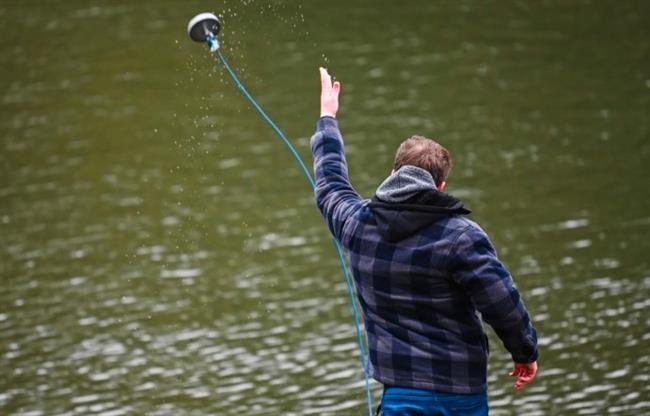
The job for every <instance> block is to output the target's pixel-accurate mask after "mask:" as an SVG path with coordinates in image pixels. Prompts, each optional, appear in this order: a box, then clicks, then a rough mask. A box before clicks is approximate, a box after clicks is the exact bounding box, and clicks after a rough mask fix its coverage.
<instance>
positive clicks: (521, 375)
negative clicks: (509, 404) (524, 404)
mask: <svg viewBox="0 0 650 416" xmlns="http://www.w3.org/2000/svg"><path fill="white" fill-rule="evenodd" d="M535 374H537V361H535V362H532V363H527V364H523V363H515V367H514V369H513V370H512V372H511V373H510V375H511V376H513V377H517V381H516V382H515V390H521V388H522V387H524V386H525V385H526V384H528V383H530V382H531V381H533V379H534V378H535Z"/></svg>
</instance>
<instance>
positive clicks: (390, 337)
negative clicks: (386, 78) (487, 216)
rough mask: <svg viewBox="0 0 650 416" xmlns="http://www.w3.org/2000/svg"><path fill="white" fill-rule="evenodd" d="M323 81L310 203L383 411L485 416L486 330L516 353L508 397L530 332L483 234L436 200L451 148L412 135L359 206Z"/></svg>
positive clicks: (531, 366) (334, 97) (460, 211)
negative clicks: (347, 274)
mask: <svg viewBox="0 0 650 416" xmlns="http://www.w3.org/2000/svg"><path fill="white" fill-rule="evenodd" d="M320 74H321V118H320V119H319V120H318V124H317V127H316V133H315V134H314V136H313V137H312V138H311V148H312V153H313V156H314V171H315V175H316V190H315V193H316V202H317V205H318V208H319V209H320V210H321V212H322V214H323V216H324V217H325V219H326V221H327V225H328V227H329V229H330V231H331V232H332V234H333V235H334V237H335V238H336V239H337V240H338V241H339V242H340V243H341V244H342V245H343V247H345V249H346V251H347V254H348V255H349V259H350V265H351V267H352V272H353V275H354V280H355V286H356V291H357V296H358V299H359V303H360V304H361V307H362V310H363V317H364V325H365V329H366V336H367V340H368V350H369V357H370V372H371V376H372V377H373V378H374V379H376V380H377V381H379V382H381V383H382V384H383V385H384V395H383V398H382V402H381V404H380V406H381V412H382V414H383V415H386V416H388V415H486V414H487V413H488V405H487V376H486V373H487V356H488V343H487V337H486V336H485V333H484V330H483V325H482V323H481V320H484V321H485V322H487V323H488V324H490V325H491V326H492V327H493V328H494V330H495V332H496V334H497V335H498V336H499V338H500V339H501V341H502V342H503V344H504V346H505V348H506V349H507V350H508V351H509V352H510V354H511V355H512V359H513V360H514V370H513V371H512V372H511V375H512V376H515V377H516V382H515V389H517V390H519V389H520V388H522V387H523V386H524V385H526V384H527V383H529V382H530V381H531V380H532V379H533V378H534V377H535V374H536V372H537V362H536V361H537V356H538V352H537V335H536V332H535V329H534V328H533V326H532V324H531V322H530V319H529V316H528V312H527V311H526V309H525V307H524V305H523V303H522V301H521V299H520V297H519V293H518V292H517V290H516V288H515V287H514V284H513V282H512V278H511V277H510V274H509V273H508V271H507V270H506V269H505V267H504V266H503V265H502V264H501V262H500V261H499V260H498V259H497V257H496V252H495V250H494V248H493V246H492V244H491V242H490V240H489V238H488V236H487V235H486V234H485V232H484V231H483V230H482V229H481V228H480V227H479V226H478V225H477V224H476V223H474V222H472V221H470V220H468V219H466V218H465V217H464V216H465V215H466V214H469V212H470V211H469V210H467V209H466V208H465V207H464V206H463V204H462V202H461V201H459V200H458V199H456V198H454V197H452V196H450V195H448V194H445V193H443V190H444V189H445V186H446V180H447V175H448V173H449V169H450V168H451V157H450V155H449V152H448V151H447V150H446V149H445V148H443V147H442V146H440V145H439V144H438V143H436V142H434V141H432V140H429V139H426V138H423V137H419V136H414V137H412V138H410V139H408V140H406V141H405V142H404V143H402V144H401V146H400V147H399V149H398V151H397V155H396V158H395V166H394V170H393V172H391V175H390V176H389V177H388V178H387V179H386V180H385V181H384V182H383V183H382V184H381V185H380V186H379V188H378V189H377V191H376V193H375V195H374V197H373V198H372V199H371V200H369V201H367V200H363V199H362V198H361V197H360V196H359V195H358V194H357V193H356V191H355V190H354V189H353V188H352V186H351V185H350V181H349V179H348V173H347V164H346V160H345V154H344V146H343V139H342V137H341V134H340V132H339V129H338V123H337V121H336V113H337V111H338V106H339V101H338V96H339V92H340V90H341V84H340V83H339V82H334V83H332V80H331V77H330V75H329V74H328V73H327V71H326V70H325V69H324V68H320Z"/></svg>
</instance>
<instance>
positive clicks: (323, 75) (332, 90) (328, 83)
mask: <svg viewBox="0 0 650 416" xmlns="http://www.w3.org/2000/svg"><path fill="white" fill-rule="evenodd" d="M319 71H320V84H321V91H320V116H321V117H324V116H330V117H336V112H337V111H339V92H340V91H341V83H340V82H338V81H335V82H334V83H332V77H331V76H330V74H329V73H328V72H327V69H325V68H323V67H320V68H319Z"/></svg>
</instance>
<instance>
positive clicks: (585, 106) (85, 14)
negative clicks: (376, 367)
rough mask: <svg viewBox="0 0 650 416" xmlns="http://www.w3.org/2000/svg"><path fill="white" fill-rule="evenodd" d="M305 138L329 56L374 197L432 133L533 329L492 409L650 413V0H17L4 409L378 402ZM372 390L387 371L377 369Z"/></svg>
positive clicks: (2, 114) (3, 134) (5, 220)
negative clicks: (517, 373) (219, 56)
mask: <svg viewBox="0 0 650 416" xmlns="http://www.w3.org/2000/svg"><path fill="white" fill-rule="evenodd" d="M202 11H215V12H217V13H218V14H219V16H220V17H221V18H222V20H223V23H224V28H223V32H222V35H221V41H222V48H223V53H224V55H226V56H227V57H228V59H229V60H230V62H231V64H232V65H233V67H234V68H235V69H236V71H237V72H238V73H239V74H240V76H241V78H242V80H243V82H244V83H245V84H246V85H247V87H248V88H249V89H250V90H251V92H252V93H253V94H254V95H255V96H256V98H257V99H258V100H259V102H260V103H261V105H262V106H264V107H265V108H266V109H267V111H268V112H269V113H270V115H271V116H272V117H273V118H274V119H275V120H276V121H277V122H278V124H279V125H280V126H281V127H282V128H283V129H284V131H285V132H286V133H287V135H288V136H289V137H290V139H291V141H292V142H293V143H294V144H295V145H296V146H297V148H298V150H299V152H300V153H301V154H302V155H303V157H304V158H305V160H307V161H308V162H309V161H310V154H309V147H308V142H309V136H310V135H311V132H312V131H313V127H314V123H315V121H316V117H317V116H318V94H319V81H318V73H317V67H318V66H319V65H324V66H327V67H328V68H329V70H330V72H332V73H333V74H334V75H335V76H336V77H337V79H339V80H340V81H341V82H342V84H343V91H342V96H341V111H340V114H339V115H340V117H339V118H340V125H341V128H342V131H343V134H344V138H345V141H346V147H347V153H348V161H349V164H350V176H351V179H352V181H353V183H354V185H355V187H356V188H357V190H358V191H359V192H360V193H361V194H363V195H364V196H366V197H370V196H371V195H372V194H373V192H374V189H375V188H376V186H377V185H378V184H379V183H381V182H382V181H383V179H384V178H385V176H386V175H387V174H388V173H389V171H390V169H391V167H392V160H393V155H394V151H395V149H396V147H397V145H398V144H399V143H400V142H401V141H402V140H403V139H405V138H406V137H409V136H410V135H412V134H422V135H425V136H429V137H432V138H435V139H437V140H439V141H440V142H441V143H443V144H444V145H445V146H446V147H448V148H449V149H450V151H451V152H452V155H453V158H454V169H453V171H452V174H451V177H450V180H449V186H448V191H449V192H450V193H451V194H453V195H455V196H457V197H459V198H461V199H463V201H464V202H465V203H466V205H468V206H469V207H470V208H471V209H472V210H473V214H472V215H471V218H472V219H473V220H475V221H478V222H479V223H480V224H481V225H482V226H483V227H484V228H485V229H486V230H487V231H488V233H489V234H490V236H491V238H492V239H493V242H494V243H495V245H496V246H497V249H498V251H499V254H500V256H501V258H502V260H503V261H504V262H505V263H506V264H507V265H508V267H509V268H510V270H511V271H512V273H513V276H514V278H515V281H516V283H517V285H518V287H519V289H520V291H521V293H522V295H523V297H524V299H525V301H526V304H527V306H528V308H529V310H530V312H531V315H532V317H533V320H534V323H535V325H536V327H537V329H538V332H539V337H540V345H541V357H540V361H539V364H540V372H539V375H538V378H537V380H535V382H534V383H533V384H531V385H530V386H529V387H528V388H526V389H525V390H524V391H522V392H518V393H515V392H514V390H513V388H512V383H513V381H512V380H511V379H510V378H509V377H508V376H507V373H508V372H509V370H510V367H511V361H510V358H509V356H508V354H507V352H506V351H505V350H504V349H503V347H502V346H501V344H500V342H499V341H498V339H497V338H496V337H495V336H494V334H493V333H490V337H491V341H492V355H491V357H490V369H489V384H490V390H489V396H490V405H491V414H492V415H524V414H525V415H605V414H620V415H642V414H650V387H649V385H650V383H649V382H650V348H648V346H649V345H650V342H649V341H650V334H649V331H648V330H649V329H650V328H649V327H650V325H649V324H650V312H649V310H650V300H649V295H650V256H649V255H648V253H649V252H650V237H649V236H650V192H649V186H648V181H649V179H650V121H649V120H650V3H649V2H646V1H641V0H637V1H535V2H533V1H504V2H481V1H425V0H417V1H416V0H413V1H411V0H409V1H403V2H398V1H361V0H355V1H351V0H350V1H341V0H332V1H328V2H315V1H313V2H312V1H309V2H307V1H304V2H299V1H277V2H275V1H274V2H270V1H246V0H242V1H226V2H216V1H211V2H208V1H171V0H165V1H141V2H135V1H122V0H120V1H118V0H114V1H108V0H106V1H80V0H69V1H51V2H41V1H35V0H29V1H17V0H7V1H3V2H2V3H0V22H1V25H0V34H1V35H2V36H0V52H1V53H0V282H1V286H0V414H2V415H5V414H7V415H31V416H35V415H95V414H96V415H208V414H209V415H311V414H318V415H364V414H366V413H365V397H364V393H363V375H362V371H361V367H360V364H359V357H358V351H357V349H356V343H355V338H354V330H353V325H352V317H351V311H350V307H349V305H348V303H347V302H348V300H347V294H346V288H345V285H344V282H343V278H342V275H341V272H340V269H339V266H338V263H337V259H336V256H335V252H334V250H333V247H332V244H331V241H330V239H329V236H328V233H327V230H326V227H325V226H324V224H323V222H322V219H321V218H320V216H319V214H318V212H317V210H316V209H315V206H314V202H313V197H312V194H311V192H310V190H309V188H308V186H307V183H306V181H305V180H304V178H303V177H302V174H301V173H300V171H299V170H298V169H297V168H296V165H295V162H294V161H293V160H292V158H291V156H290V155H289V153H288V152H287V151H286V149H285V148H284V146H283V145H282V144H281V143H280V142H279V141H278V140H277V138H276V137H275V136H274V135H273V133H272V131H271V130H270V129H269V128H268V126H266V125H265V124H264V123H263V122H262V121H261V120H260V119H259V117H258V116H257V115H256V113H255V112H254V111H253V110H252V109H251V108H250V107H249V105H248V104H247V103H246V102H245V101H244V100H243V98H242V97H241V96H240V94H239V92H238V91H237V89H236V88H235V87H234V86H233V84H232V82H231V81H230V79H229V78H228V77H227V74H226V73H225V72H224V70H223V68H221V67H220V66H219V65H218V63H217V62H216V61H215V60H214V58H213V57H212V56H210V54H209V52H208V51H207V48H205V47H204V46H203V45H200V44H197V43H194V42H191V41H190V39H189V38H188V36H187V35H186V32H185V29H186V24H187V21H188V20H189V19H190V18H191V17H192V16H193V15H194V14H196V13H198V12H202ZM373 391H374V395H375V400H376V401H377V400H378V399H379V395H380V393H381V387H380V386H379V385H377V384H374V385H373Z"/></svg>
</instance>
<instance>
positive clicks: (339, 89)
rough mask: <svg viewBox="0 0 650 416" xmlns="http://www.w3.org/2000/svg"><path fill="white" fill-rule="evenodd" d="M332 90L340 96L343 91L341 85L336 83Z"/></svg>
mask: <svg viewBox="0 0 650 416" xmlns="http://www.w3.org/2000/svg"><path fill="white" fill-rule="evenodd" d="M332 89H334V92H335V93H337V94H338V93H339V92H340V91H341V83H340V82H338V81H335V82H334V85H332Z"/></svg>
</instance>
